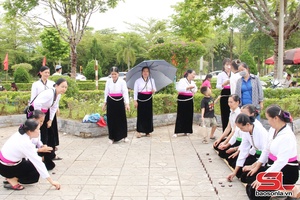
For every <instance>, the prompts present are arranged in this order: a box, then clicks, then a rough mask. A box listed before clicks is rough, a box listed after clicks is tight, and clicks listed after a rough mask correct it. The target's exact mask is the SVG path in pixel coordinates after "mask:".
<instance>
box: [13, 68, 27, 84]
mask: <svg viewBox="0 0 300 200" xmlns="http://www.w3.org/2000/svg"><path fill="white" fill-rule="evenodd" d="M14 81H15V82H16V83H29V82H30V75H29V73H28V71H27V70H26V69H25V68H23V67H18V68H17V69H16V71H15V72H14Z"/></svg>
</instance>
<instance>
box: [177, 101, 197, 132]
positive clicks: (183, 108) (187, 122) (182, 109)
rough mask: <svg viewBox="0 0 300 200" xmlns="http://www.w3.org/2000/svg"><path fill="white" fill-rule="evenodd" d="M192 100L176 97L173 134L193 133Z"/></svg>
mask: <svg viewBox="0 0 300 200" xmlns="http://www.w3.org/2000/svg"><path fill="white" fill-rule="evenodd" d="M193 117H194V99H193V98H192V97H191V96H184V95H178V100H177V117H176V124H175V132H174V133H175V134H178V133H193Z"/></svg>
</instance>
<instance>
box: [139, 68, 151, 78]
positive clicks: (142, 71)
mask: <svg viewBox="0 0 300 200" xmlns="http://www.w3.org/2000/svg"><path fill="white" fill-rule="evenodd" d="M144 69H148V71H149V73H150V68H149V67H148V66H145V67H143V68H142V71H141V74H142V76H143V71H144Z"/></svg>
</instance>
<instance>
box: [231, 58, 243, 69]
mask: <svg viewBox="0 0 300 200" xmlns="http://www.w3.org/2000/svg"><path fill="white" fill-rule="evenodd" d="M240 64H241V61H240V60H239V59H235V60H233V61H232V62H231V66H232V67H233V68H234V69H235V70H236V71H237V70H239V65H240Z"/></svg>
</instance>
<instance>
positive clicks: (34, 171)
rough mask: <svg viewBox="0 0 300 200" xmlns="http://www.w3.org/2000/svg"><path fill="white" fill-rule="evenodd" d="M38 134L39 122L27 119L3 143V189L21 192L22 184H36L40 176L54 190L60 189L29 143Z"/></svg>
mask: <svg viewBox="0 0 300 200" xmlns="http://www.w3.org/2000/svg"><path fill="white" fill-rule="evenodd" d="M39 133H40V125H39V122H37V121H36V120H34V119H27V120H26V121H25V123H24V124H23V125H22V126H21V128H20V129H19V131H18V132H16V133H15V134H13V135H12V136H11V137H10V138H9V139H8V140H7V141H6V142H5V143H4V145H3V147H2V149H1V151H0V174H1V175H2V176H3V177H5V178H6V181H5V182H4V183H5V184H4V188H7V189H11V190H23V189H24V187H23V186H22V185H21V184H22V183H23V184H32V183H36V182H38V180H39V177H40V176H41V177H42V178H45V179H47V180H48V181H49V183H50V184H51V185H53V186H54V187H55V188H56V189H58V190H59V189H60V184H59V183H58V182H57V181H53V180H52V178H51V177H50V175H49V173H48V171H47V169H46V167H45V165H44V163H43V162H42V158H41V157H40V156H38V154H37V150H36V147H35V145H34V144H33V143H32V141H31V139H33V138H37V137H39Z"/></svg>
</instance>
